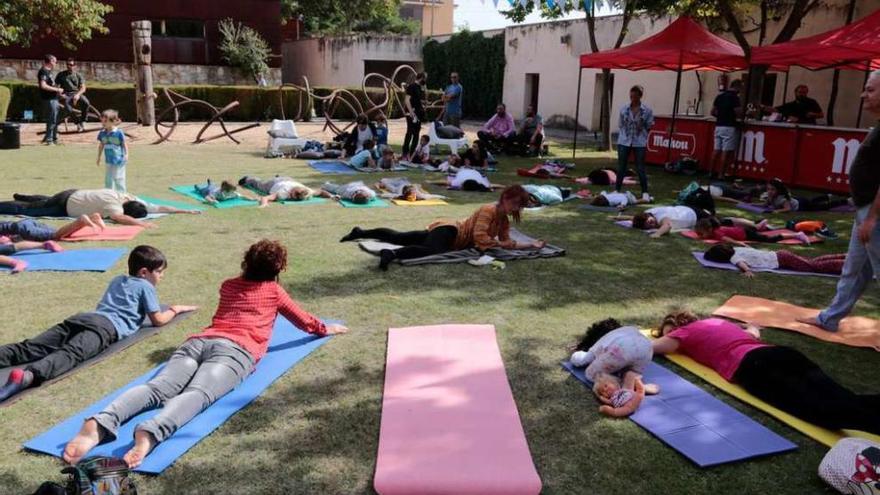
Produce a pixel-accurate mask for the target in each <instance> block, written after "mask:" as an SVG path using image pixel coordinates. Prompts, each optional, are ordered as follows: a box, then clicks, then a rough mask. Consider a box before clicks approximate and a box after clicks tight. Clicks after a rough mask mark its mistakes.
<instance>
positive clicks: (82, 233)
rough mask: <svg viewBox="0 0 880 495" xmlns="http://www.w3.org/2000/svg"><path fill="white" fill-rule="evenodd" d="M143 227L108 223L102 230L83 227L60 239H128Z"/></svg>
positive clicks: (69, 240) (75, 240)
mask: <svg viewBox="0 0 880 495" xmlns="http://www.w3.org/2000/svg"><path fill="white" fill-rule="evenodd" d="M143 230H144V228H143V227H138V226H137V225H121V226H118V227H116V226H112V225H108V226H107V227H106V228H104V230H100V229H95V228H92V227H85V228H82V229H79V230H77V231H76V232H74V233H73V234H70V235H69V236H67V237H65V238H64V239H61V240H62V241H65V242H77V241H130V240H132V239H134V238H135V237H137V235H138V234H140V233H141V232H143Z"/></svg>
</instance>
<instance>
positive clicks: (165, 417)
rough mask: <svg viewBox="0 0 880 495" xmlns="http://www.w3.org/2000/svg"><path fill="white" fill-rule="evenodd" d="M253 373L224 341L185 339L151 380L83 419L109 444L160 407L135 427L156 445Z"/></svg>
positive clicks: (244, 355)
mask: <svg viewBox="0 0 880 495" xmlns="http://www.w3.org/2000/svg"><path fill="white" fill-rule="evenodd" d="M253 368H254V358H253V357H252V356H251V355H250V354H249V353H248V352H247V351H245V350H244V349H242V348H241V347H240V346H239V345H238V344H236V343H234V342H232V341H230V340H226V339H208V338H199V339H190V340H188V341H186V342H185V343H184V344H183V345H182V346H180V347H178V348H177V350H176V351H174V354H172V355H171V359H169V360H168V362H167V363H166V364H165V367H164V368H162V371H160V372H159V374H157V375H156V376H155V377H154V378H153V379H152V380H150V381H149V382H147V383H145V384H143V385H138V386H136V387H132V388H131V389H130V390H128V391H127V392H125V393H123V394H122V395H120V396H119V397H117V398H116V400H114V401H113V402H112V403H110V405H108V406H107V407H106V408H105V409H104V410H103V411H101V412H99V413H98V414H96V415H94V416H92V417H91V418H89V419H94V420H95V421H96V422H97V423H98V424H99V425H101V427H103V428H104V430H105V431H104V433H105V435H104V438H105V439H107V440H113V439H116V434H117V432H118V431H119V426H120V425H121V424H123V423H125V422H126V421H128V420H129V419H131V418H132V417H134V416H137V415H138V414H140V413H141V412H143V411H144V410H147V409H152V408H155V407H158V406H160V405H162V404H164V407H163V408H162V410H161V411H159V413H158V414H156V415H155V416H153V418H151V419H149V420H147V421H144V422H143V423H141V424H139V425H137V427H136V428H135V431H146V432H149V433H151V434H152V435H153V437H154V438H155V439H156V441H157V442H162V441H164V440H165V439H167V438H168V437H170V436H171V435H173V434H174V432H175V431H177V430H178V429H179V428H180V427H181V426H183V425H185V424H186V423H187V422H189V420H191V419H192V418H193V417H194V416H195V415H197V414H199V413H200V412H202V411H203V410H204V409H205V408H206V407H208V406H210V405H211V404H213V403H214V402H215V401H216V400H217V399H219V398H221V397H223V396H224V395H226V394H227V393H228V392H229V391H230V390H232V389H233V388H235V387H236V386H237V385H238V384H239V383H241V381H242V380H244V379H245V378H246V377H247V376H248V375H249V374H250V373H251V371H252V370H253Z"/></svg>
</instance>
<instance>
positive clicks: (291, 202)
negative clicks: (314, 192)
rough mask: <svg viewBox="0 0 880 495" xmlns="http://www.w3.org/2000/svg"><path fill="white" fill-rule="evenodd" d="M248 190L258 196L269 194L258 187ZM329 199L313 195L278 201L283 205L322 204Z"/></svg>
mask: <svg viewBox="0 0 880 495" xmlns="http://www.w3.org/2000/svg"><path fill="white" fill-rule="evenodd" d="M247 190H248V191H250V192H252V193H254V194H256V195H257V196H268V194H263V192H262V191H258V190H256V189H251V188H250V187H249V188H247ZM327 201H329V200H328V199H327V198H322V197H320V196H312V197H310V198H309V199H304V200H302V201H294V200H292V199H286V200H283V201H276V203H280V204H282V205H320V204H324V203H326V202H327Z"/></svg>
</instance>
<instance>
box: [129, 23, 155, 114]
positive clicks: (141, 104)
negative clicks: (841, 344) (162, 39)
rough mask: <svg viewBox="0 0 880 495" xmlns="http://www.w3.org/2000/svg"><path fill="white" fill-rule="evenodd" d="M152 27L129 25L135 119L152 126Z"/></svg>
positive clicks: (153, 104)
mask: <svg viewBox="0 0 880 495" xmlns="http://www.w3.org/2000/svg"><path fill="white" fill-rule="evenodd" d="M151 36H152V26H151V24H150V21H135V22H132V23H131V38H132V46H133V47H134V62H135V66H136V67H135V70H136V74H135V77H136V85H137V86H136V89H135V94H136V95H137V96H136V98H137V101H136V102H135V105H136V106H137V113H138V115H137V117H138V121H140V123H141V125H144V126H152V125H153V124H154V123H155V121H156V95H155V93H153V68H152V67H151V65H150V62H151V60H152V39H151Z"/></svg>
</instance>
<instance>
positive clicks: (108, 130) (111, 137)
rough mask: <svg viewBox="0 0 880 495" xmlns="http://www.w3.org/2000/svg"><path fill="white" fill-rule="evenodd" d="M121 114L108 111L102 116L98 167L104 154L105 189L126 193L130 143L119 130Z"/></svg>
mask: <svg viewBox="0 0 880 495" xmlns="http://www.w3.org/2000/svg"><path fill="white" fill-rule="evenodd" d="M119 122H120V120H119V113H118V112H117V111H116V110H111V109H107V110H104V112H103V113H102V114H101V125H103V126H104V128H103V129H101V132H99V133H98V142H99V143H100V144H99V145H98V166H99V167H100V166H101V154H102V153H103V154H104V163H105V164H106V167H107V168H106V171H105V173H104V188H106V189H113V190H114V191H117V192H123V193H124V192H125V164H126V163H128V142H127V141H126V140H125V133H124V132H122V131H121V130H119V127H117V126H118V125H119Z"/></svg>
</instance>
